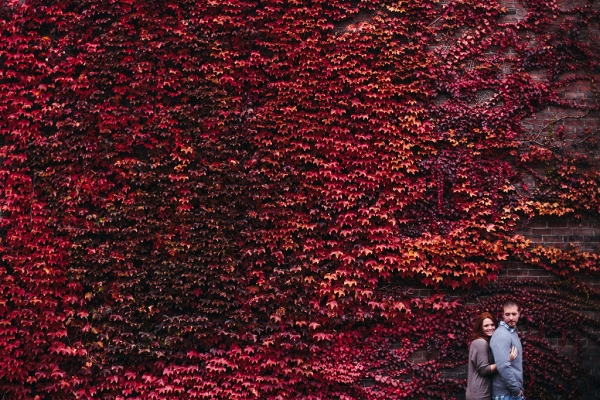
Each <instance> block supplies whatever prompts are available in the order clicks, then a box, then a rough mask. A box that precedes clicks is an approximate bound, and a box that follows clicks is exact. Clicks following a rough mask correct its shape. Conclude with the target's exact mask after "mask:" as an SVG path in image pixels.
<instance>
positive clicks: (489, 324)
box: [483, 318, 496, 336]
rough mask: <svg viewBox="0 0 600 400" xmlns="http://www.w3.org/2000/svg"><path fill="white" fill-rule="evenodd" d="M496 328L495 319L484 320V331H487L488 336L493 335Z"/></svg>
mask: <svg viewBox="0 0 600 400" xmlns="http://www.w3.org/2000/svg"><path fill="white" fill-rule="evenodd" d="M495 330H496V325H495V324H494V321H492V320H491V319H489V318H486V319H484V320H483V333H485V334H486V335H488V336H492V334H493V333H494V331H495Z"/></svg>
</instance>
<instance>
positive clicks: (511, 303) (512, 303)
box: [502, 300, 519, 311]
mask: <svg viewBox="0 0 600 400" xmlns="http://www.w3.org/2000/svg"><path fill="white" fill-rule="evenodd" d="M513 306H517V310H518V309H519V305H518V304H517V302H516V301H514V300H506V301H505V302H504V304H502V311H504V309H505V308H506V307H513Z"/></svg>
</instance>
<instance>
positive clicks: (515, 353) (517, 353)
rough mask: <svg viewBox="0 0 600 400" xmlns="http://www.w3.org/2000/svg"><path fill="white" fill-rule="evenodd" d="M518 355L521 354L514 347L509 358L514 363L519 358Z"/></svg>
mask: <svg viewBox="0 0 600 400" xmlns="http://www.w3.org/2000/svg"><path fill="white" fill-rule="evenodd" d="M518 355H519V352H518V351H517V348H516V347H515V346H513V347H512V348H511V349H510V356H509V359H510V362H513V361H514V360H515V358H517V356H518Z"/></svg>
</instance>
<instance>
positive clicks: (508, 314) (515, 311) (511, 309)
mask: <svg viewBox="0 0 600 400" xmlns="http://www.w3.org/2000/svg"><path fill="white" fill-rule="evenodd" d="M502 317H503V318H504V322H506V325H508V326H510V327H511V328H514V327H515V326H517V322H518V321H519V307H517V306H508V307H504V312H503V313H502Z"/></svg>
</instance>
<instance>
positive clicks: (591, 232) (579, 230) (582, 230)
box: [573, 228, 594, 236]
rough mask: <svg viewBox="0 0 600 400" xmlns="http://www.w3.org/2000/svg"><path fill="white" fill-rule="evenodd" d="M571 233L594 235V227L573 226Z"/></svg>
mask: <svg viewBox="0 0 600 400" xmlns="http://www.w3.org/2000/svg"><path fill="white" fill-rule="evenodd" d="M573 235H577V236H594V228H573Z"/></svg>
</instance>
